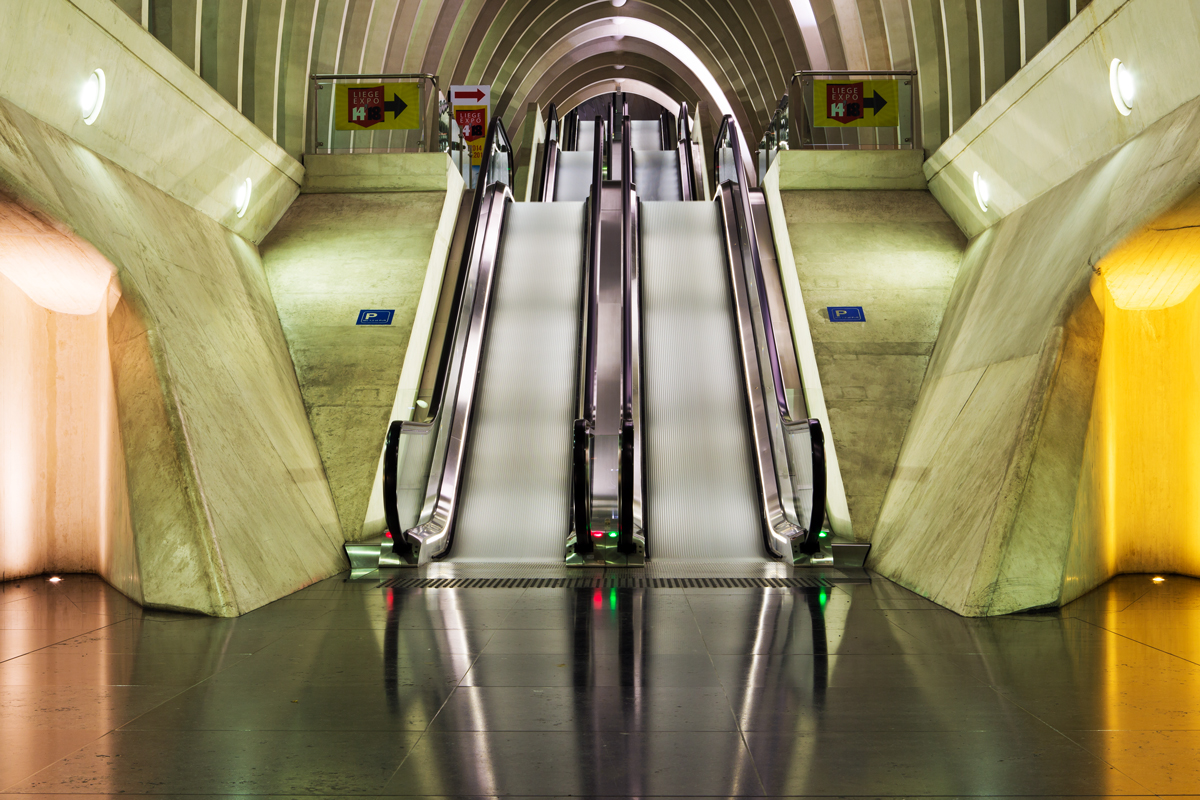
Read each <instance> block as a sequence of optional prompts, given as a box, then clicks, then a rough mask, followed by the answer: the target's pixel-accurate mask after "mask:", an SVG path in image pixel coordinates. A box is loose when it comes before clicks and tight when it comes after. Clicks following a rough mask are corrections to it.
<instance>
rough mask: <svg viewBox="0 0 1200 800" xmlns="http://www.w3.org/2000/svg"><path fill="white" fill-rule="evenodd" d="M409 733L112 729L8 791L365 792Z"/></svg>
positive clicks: (385, 775) (410, 739)
mask: <svg viewBox="0 0 1200 800" xmlns="http://www.w3.org/2000/svg"><path fill="white" fill-rule="evenodd" d="M416 737H417V734H414V733H404V732H391V733H388V734H387V735H380V734H379V733H346V732H344V731H339V732H337V733H336V734H335V733H332V732H329V731H293V732H282V731H276V732H258V731H181V732H174V733H171V732H166V731H117V732H114V733H111V734H109V735H107V736H105V737H104V738H102V739H100V740H99V741H96V742H93V743H92V744H89V745H88V746H86V747H84V748H83V749H81V750H79V751H78V752H75V753H73V754H71V755H69V756H67V757H65V758H62V759H61V760H59V761H57V762H56V763H54V764H53V765H52V766H50V767H48V768H46V769H43V770H42V771H41V772H39V773H38V774H37V775H35V776H33V777H32V778H29V779H28V780H25V781H23V782H22V783H21V784H19V785H18V786H10V787H9V791H17V792H56V793H57V792H61V793H70V792H73V793H79V794H91V793H99V792H113V793H128V794H165V795H191V794H245V795H253V794H287V793H292V792H294V793H299V794H342V795H346V794H372V793H378V792H380V790H381V789H383V787H384V786H385V785H386V784H387V782H388V780H389V779H390V778H391V776H392V775H393V774H394V773H395V771H396V768H397V766H399V764H400V762H401V761H403V760H404V757H405V756H406V755H408V753H409V751H410V750H411V749H412V746H413V743H414V742H415V741H416Z"/></svg>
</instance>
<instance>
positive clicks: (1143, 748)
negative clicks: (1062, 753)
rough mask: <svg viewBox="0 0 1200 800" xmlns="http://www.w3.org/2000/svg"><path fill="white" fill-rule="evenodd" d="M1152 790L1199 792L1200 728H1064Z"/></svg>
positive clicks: (1178, 792) (1090, 749) (1077, 739)
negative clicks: (1079, 729) (1081, 729)
mask: <svg viewBox="0 0 1200 800" xmlns="http://www.w3.org/2000/svg"><path fill="white" fill-rule="evenodd" d="M1064 734H1065V735H1066V736H1068V737H1069V738H1071V739H1072V740H1073V741H1075V742H1078V743H1079V744H1080V745H1081V746H1082V747H1084V748H1085V749H1086V750H1087V751H1088V752H1089V753H1091V754H1092V755H1094V756H1095V757H1097V758H1100V759H1103V760H1104V761H1106V762H1108V763H1109V764H1112V765H1113V766H1114V767H1116V768H1117V769H1119V770H1120V771H1121V772H1123V773H1125V774H1126V775H1128V776H1129V777H1131V778H1133V779H1134V780H1136V781H1137V782H1138V783H1140V784H1142V785H1143V786H1145V787H1146V788H1147V789H1149V790H1150V791H1152V792H1155V793H1159V794H1180V793H1184V794H1193V795H1194V794H1196V793H1197V788H1196V787H1198V786H1200V761H1198V760H1197V758H1196V753H1197V750H1198V748H1200V731H1196V730H1191V731H1064Z"/></svg>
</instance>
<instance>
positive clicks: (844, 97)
mask: <svg viewBox="0 0 1200 800" xmlns="http://www.w3.org/2000/svg"><path fill="white" fill-rule="evenodd" d="M825 99H826V102H827V103H828V106H827V108H828V109H829V113H828V116H829V119H830V120H832V121H833V122H841V123H843V124H845V123H848V122H855V121H856V120H860V119H862V118H863V85H862V84H861V83H831V84H828V85H827V86H826V87H825Z"/></svg>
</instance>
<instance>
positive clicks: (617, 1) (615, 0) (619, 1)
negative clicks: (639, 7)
mask: <svg viewBox="0 0 1200 800" xmlns="http://www.w3.org/2000/svg"><path fill="white" fill-rule="evenodd" d="M627 1H628V0H612V4H613V5H614V6H616V7H617V8H620V7H621V6H623V5H625V3H626V2H627Z"/></svg>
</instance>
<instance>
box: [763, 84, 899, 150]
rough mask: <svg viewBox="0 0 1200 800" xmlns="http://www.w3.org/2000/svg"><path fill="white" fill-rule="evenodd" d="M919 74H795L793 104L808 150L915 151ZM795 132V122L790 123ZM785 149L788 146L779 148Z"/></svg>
mask: <svg viewBox="0 0 1200 800" xmlns="http://www.w3.org/2000/svg"><path fill="white" fill-rule="evenodd" d="M916 76H917V73H915V72H911V71H908V72H905V71H897V70H863V71H847V70H832V71H824V72H820V71H811V70H801V71H798V72H796V73H795V74H793V75H792V82H791V88H790V92H789V94H790V96H789V103H788V106H789V108H790V112H791V113H792V114H794V115H795V116H796V119H795V129H796V132H797V135H798V137H799V141H798V142H788V144H789V146H790V147H793V148H796V149H804V150H912V149H918V148H919V147H920V142H918V141H917V136H916V133H915V131H914V126H913V119H914V108H913V102H914V96H915V95H914V92H913V88H914V86H915V85H916ZM789 136H790V121H789ZM777 149H785V148H777Z"/></svg>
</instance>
